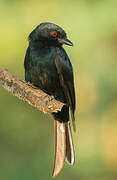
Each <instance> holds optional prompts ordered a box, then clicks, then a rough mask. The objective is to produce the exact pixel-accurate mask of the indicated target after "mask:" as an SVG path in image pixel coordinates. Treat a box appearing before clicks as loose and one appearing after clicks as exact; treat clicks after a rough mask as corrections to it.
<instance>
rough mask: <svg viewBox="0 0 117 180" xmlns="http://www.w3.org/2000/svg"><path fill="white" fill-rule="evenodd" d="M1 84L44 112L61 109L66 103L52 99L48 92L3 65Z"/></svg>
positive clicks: (0, 75) (0, 76)
mask: <svg viewBox="0 0 117 180" xmlns="http://www.w3.org/2000/svg"><path fill="white" fill-rule="evenodd" d="M0 86H2V87H3V88H5V89H6V90H7V91H9V92H11V93H12V94H13V95H15V96H16V97H18V98H19V99H21V100H23V101H26V102H27V103H28V104H30V105H32V106H34V107H36V108H37V109H38V110H40V111H42V112H44V113H52V112H57V111H60V110H61V108H62V107H63V105H64V104H63V103H61V102H59V101H57V100H55V99H52V100H51V101H50V96H49V95H48V94H46V93H45V92H43V91H42V90H40V89H38V88H36V87H35V86H33V85H31V84H28V83H26V82H25V81H23V80H21V79H19V78H18V77H16V76H15V75H13V74H11V73H10V72H8V70H6V69H4V68H1V67H0Z"/></svg>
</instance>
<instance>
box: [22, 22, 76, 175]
mask: <svg viewBox="0 0 117 180" xmlns="http://www.w3.org/2000/svg"><path fill="white" fill-rule="evenodd" d="M28 39H29V46H28V48H27V51H26V55H25V61H24V67H25V80H26V81H27V82H30V83H32V84H33V85H34V86H36V87H38V88H39V89H41V90H43V91H44V92H46V93H47V94H48V95H50V96H54V98H55V99H56V100H59V101H61V102H63V103H64V104H65V105H64V106H63V108H62V110H61V111H60V112H57V113H52V115H53V117H54V119H55V160H54V169H53V177H55V176H56V175H57V174H58V173H59V172H60V170H61V169H62V166H63V163H64V161H65V160H66V162H68V163H69V164H71V165H73V164H74V147H73V140H72V134H71V127H70V121H69V109H70V112H71V113H70V114H71V119H72V124H73V129H74V131H75V130H76V127H75V118H74V112H75V89H74V78H73V69H72V65H71V62H70V59H69V57H68V55H67V53H66V51H65V50H64V48H63V47H62V45H63V44H66V45H69V46H73V44H72V42H71V41H70V40H68V39H67V35H66V33H65V31H64V30H63V29H62V28H61V27H59V26H58V25H56V24H53V23H49V22H45V23H41V24H40V25H38V26H37V27H36V28H35V29H34V30H33V31H32V32H31V33H30V35H29V38H28Z"/></svg>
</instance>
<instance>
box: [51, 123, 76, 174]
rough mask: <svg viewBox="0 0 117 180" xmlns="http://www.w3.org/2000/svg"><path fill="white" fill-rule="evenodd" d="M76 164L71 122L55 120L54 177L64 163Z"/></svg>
mask: <svg viewBox="0 0 117 180" xmlns="http://www.w3.org/2000/svg"><path fill="white" fill-rule="evenodd" d="M65 160H66V162H67V163H68V164H70V165H73V164H74V147H73V140H72V134H71V127H70V123H69V122H66V123H65V122H64V123H63V122H59V121H57V120H55V159H54V169H53V174H52V176H53V177H55V176H56V175H57V174H58V173H59V172H60V171H61V170H62V167H63V164H64V162H65Z"/></svg>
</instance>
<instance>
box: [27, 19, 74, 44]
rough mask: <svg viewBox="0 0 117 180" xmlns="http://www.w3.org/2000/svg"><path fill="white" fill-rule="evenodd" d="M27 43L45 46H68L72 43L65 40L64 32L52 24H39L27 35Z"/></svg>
mask: <svg viewBox="0 0 117 180" xmlns="http://www.w3.org/2000/svg"><path fill="white" fill-rule="evenodd" d="M29 41H31V42H36V43H39V42H41V43H42V44H46V45H63V44H66V45H69V46H73V43H72V42H71V41H70V40H68V39H67V36H66V33H65V31H64V30H63V29H62V28H61V27H59V26H58V25H56V24H53V23H49V22H47V23H41V24H40V25H38V26H37V27H36V28H35V29H34V30H33V31H32V32H31V33H30V35H29Z"/></svg>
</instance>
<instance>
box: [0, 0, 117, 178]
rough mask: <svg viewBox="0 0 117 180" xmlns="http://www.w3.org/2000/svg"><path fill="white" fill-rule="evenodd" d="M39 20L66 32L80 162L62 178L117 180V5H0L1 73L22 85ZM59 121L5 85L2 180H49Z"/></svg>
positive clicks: (74, 1)
mask: <svg viewBox="0 0 117 180" xmlns="http://www.w3.org/2000/svg"><path fill="white" fill-rule="evenodd" d="M41 22H53V23H55V24H58V25H60V26H61V27H63V29H65V30H66V32H67V35H68V37H69V39H70V40H71V41H72V42H73V43H74V47H73V48H72V47H66V46H64V48H65V49H66V51H67V53H68V54H69V56H70V59H71V62H72V64H73V68H74V74H75V88H76V98H77V110H76V124H77V132H76V133H73V139H74V144H75V152H76V163H75V165H74V166H73V167H71V166H68V165H66V164H65V165H64V168H63V170H62V172H61V173H60V174H59V175H58V176H57V177H56V179H57V180H60V179H62V180H64V179H67V180H71V179H73V180H116V179H117V1H116V0H49V1H47V0H45V1H42V0H35V1H32V0H19V1H18V0H0V67H4V68H6V69H8V70H9V71H10V72H12V73H14V74H15V75H17V76H18V77H20V78H21V79H24V67H23V62H24V56H25V51H26V48H27V46H28V40H27V37H28V35H29V33H30V32H31V31H32V30H33V29H34V28H35V27H36V26H37V25H38V24H40V23H41ZM53 163H54V123H53V119H52V117H51V115H45V114H43V113H42V112H39V111H38V110H36V109H35V108H33V107H31V106H30V105H28V104H27V103H25V102H23V101H21V100H19V99H18V98H16V97H14V96H12V95H11V94H10V93H8V92H7V91H5V90H4V89H2V88H1V87H0V179H2V180H7V179H8V180H32V179H33V180H46V179H47V180H51V179H52V177H51V173H52V168H53Z"/></svg>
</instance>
